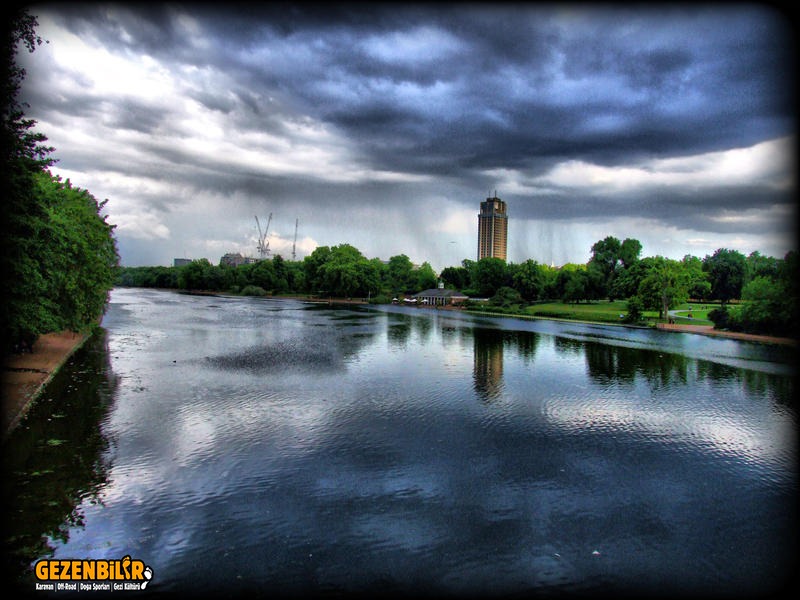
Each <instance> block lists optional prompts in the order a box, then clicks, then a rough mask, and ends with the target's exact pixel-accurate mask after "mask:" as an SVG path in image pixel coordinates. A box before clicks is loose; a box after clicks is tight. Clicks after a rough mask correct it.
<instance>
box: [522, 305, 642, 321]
mask: <svg viewBox="0 0 800 600" xmlns="http://www.w3.org/2000/svg"><path fill="white" fill-rule="evenodd" d="M626 304H627V303H626V301H625V300H615V301H614V302H607V301H600V302H579V303H578V304H564V303H563V302H546V303H543V304H534V305H533V306H528V307H527V308H526V309H525V314H529V315H531V316H534V317H537V316H538V317H548V318H552V319H573V320H578V321H593V322H600V323H622V322H623V321H624V316H625V315H627V314H628V311H627V308H626ZM656 314H657V313H656ZM620 315H623V318H620Z"/></svg>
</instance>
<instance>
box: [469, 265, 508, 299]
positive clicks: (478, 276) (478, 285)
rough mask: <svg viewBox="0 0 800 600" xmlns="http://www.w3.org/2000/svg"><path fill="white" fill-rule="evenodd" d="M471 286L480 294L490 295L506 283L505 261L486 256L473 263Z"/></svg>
mask: <svg viewBox="0 0 800 600" xmlns="http://www.w3.org/2000/svg"><path fill="white" fill-rule="evenodd" d="M473 277H474V279H473V282H472V286H473V287H474V288H475V290H477V292H478V294H480V295H481V296H487V297H491V296H494V294H495V292H496V291H497V290H498V289H499V288H500V287H502V286H503V285H505V284H506V280H507V277H506V261H504V260H503V259H501V258H494V257H487V258H482V259H480V260H479V261H478V262H477V263H475V271H474V275H473Z"/></svg>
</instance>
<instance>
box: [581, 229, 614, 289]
mask: <svg viewBox="0 0 800 600" xmlns="http://www.w3.org/2000/svg"><path fill="white" fill-rule="evenodd" d="M621 250H622V243H621V242H620V241H619V240H618V239H617V238H615V237H614V236H608V237H606V238H605V239H602V240H600V241H598V242H595V243H594V244H593V245H592V258H591V259H589V263H588V264H589V266H591V267H594V268H595V269H597V270H598V271H599V272H600V274H601V287H602V290H603V292H604V293H609V292H610V291H611V286H612V283H613V281H614V275H615V274H616V271H617V266H618V265H619V262H620V252H621Z"/></svg>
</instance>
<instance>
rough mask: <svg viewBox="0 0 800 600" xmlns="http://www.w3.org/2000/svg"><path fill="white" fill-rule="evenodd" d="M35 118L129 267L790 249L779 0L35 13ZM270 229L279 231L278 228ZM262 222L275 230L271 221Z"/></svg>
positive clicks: (780, 252) (789, 90)
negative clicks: (496, 224)
mask: <svg viewBox="0 0 800 600" xmlns="http://www.w3.org/2000/svg"><path fill="white" fill-rule="evenodd" d="M29 12H30V13H31V14H33V15H35V16H36V17H37V18H38V22H39V27H38V28H37V33H38V34H39V35H40V36H41V37H42V38H44V39H45V40H47V42H48V43H47V44H43V45H42V46H40V47H39V48H38V49H36V51H35V52H33V53H28V52H27V51H26V50H24V49H22V50H21V51H20V53H19V55H18V60H19V63H20V64H21V65H22V66H24V67H25V69H26V73H27V75H26V78H25V81H24V83H23V87H22V91H21V94H20V99H21V100H24V101H25V102H27V103H28V107H27V108H26V110H25V114H26V117H29V118H32V119H34V120H36V122H37V125H36V127H37V130H38V131H40V132H42V133H44V134H45V135H46V136H47V138H48V144H49V145H51V146H53V147H54V148H55V152H54V153H53V155H52V157H53V158H55V159H56V160H57V161H58V162H57V163H56V164H55V165H54V167H53V168H52V169H51V170H52V172H53V173H54V174H57V175H60V176H61V177H63V178H64V179H69V180H70V182H71V183H72V185H74V186H77V187H80V188H84V189H87V190H88V191H89V192H90V193H91V194H92V195H93V196H94V197H95V198H97V199H98V200H103V199H107V200H108V203H107V204H106V206H105V209H104V210H105V213H106V214H107V221H108V222H109V223H113V224H115V225H116V229H115V232H116V237H117V242H118V246H119V251H120V256H121V264H122V265H125V266H140V265H171V264H173V260H174V258H190V259H199V258H207V259H209V260H210V261H211V262H212V263H213V264H218V263H219V259H220V257H221V256H222V255H223V254H226V253H228V252H239V253H241V254H243V255H245V256H258V255H259V254H258V250H257V245H258V240H259V235H260V234H259V229H258V224H257V222H256V218H258V221H259V223H260V227H261V235H264V236H265V237H266V240H267V241H268V243H269V249H270V252H271V255H273V256H274V255H276V254H280V255H281V256H283V258H285V259H288V260H290V259H291V258H292V252H293V249H294V252H295V257H296V259H297V260H301V259H302V258H303V257H304V256H307V255H308V254H310V253H311V252H312V251H313V250H314V248H316V247H318V246H335V245H339V244H345V243H346V244H352V245H353V246H355V247H356V248H358V249H359V250H360V251H361V252H362V253H363V254H364V255H365V256H366V257H367V258H376V257H377V258H381V259H383V260H388V259H389V258H390V257H392V256H396V255H399V254H405V255H406V256H408V257H409V258H410V259H411V261H412V262H414V263H416V264H421V263H423V262H429V263H430V264H431V265H432V266H433V267H434V269H435V270H437V271H439V270H441V269H442V268H444V267H447V266H458V265H460V264H461V261H462V260H463V259H470V260H476V259H477V232H478V217H477V215H478V211H479V208H480V202H481V201H483V200H485V199H486V198H487V197H489V196H494V195H495V194H496V195H497V196H498V197H500V198H501V199H502V200H504V201H505V202H506V203H507V205H508V213H509V224H508V240H509V241H508V260H509V261H510V262H516V263H519V262H523V261H525V260H527V259H533V260H536V261H537V262H539V263H546V264H554V265H556V266H560V265H563V264H565V263H568V262H574V263H584V262H586V261H588V260H589V258H591V246H592V244H594V243H595V242H597V241H599V240H602V239H604V238H605V237H607V236H614V237H617V238H618V239H619V240H623V239H625V238H635V239H637V240H639V241H640V242H641V243H642V254H641V256H642V257H644V256H655V255H662V256H667V257H670V258H675V259H680V258H682V257H683V256H685V255H687V254H691V255H694V256H698V257H700V258H703V257H704V256H706V255H710V254H713V253H714V251H715V250H717V249H718V248H728V249H732V250H738V251H740V252H742V253H744V254H745V255H747V254H750V253H751V252H753V251H758V252H760V253H761V254H764V255H768V256H775V257H778V258H780V257H783V256H784V255H785V253H786V252H788V251H789V250H792V249H796V247H797V244H796V224H797V223H796V196H795V194H796V188H797V181H796V175H795V164H796V141H797V140H796V136H797V133H796V117H795V101H796V98H795V92H794V83H795V82H794V80H793V78H794V74H795V73H796V70H797V69H796V64H795V53H794V47H793V44H794V42H793V39H794V30H793V23H792V22H791V21H789V20H788V17H787V16H786V15H784V14H783V13H781V12H779V11H776V10H774V9H773V8H771V7H770V5H768V4H757V3H756V4H746V3H732V4H730V5H727V4H724V3H711V4H702V3H697V4H695V3H676V4H653V5H636V4H630V5H624V4H623V5H614V4H608V5H604V4H596V5H593V4H591V3H589V4H585V3H584V4H568V3H567V4H565V3H555V4H552V5H548V4H538V3H514V4H502V3H491V4H470V3H452V4H449V3H444V4H420V5H415V4H402V3H389V4H385V5H383V4H370V3H356V4H353V5H348V4H335V3H332V4H330V5H324V7H323V6H322V5H314V4H303V3H300V4H277V3H243V4H236V3H198V4H171V3H169V4H168V3H130V4H126V3H119V4H102V3H88V4H79V3H71V2H70V3H54V4H46V3H45V4H31V5H29ZM270 215H271V218H270ZM267 224H269V228H268V229H267Z"/></svg>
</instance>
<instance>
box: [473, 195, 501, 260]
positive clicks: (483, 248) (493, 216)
mask: <svg viewBox="0 0 800 600" xmlns="http://www.w3.org/2000/svg"><path fill="white" fill-rule="evenodd" d="M507 242H508V214H507V213H506V203H505V202H503V201H502V200H500V198H498V197H497V196H496V195H495V196H494V197H492V198H487V199H486V200H485V201H484V202H481V212H480V213H479V214H478V260H480V259H482V258H502V259H503V260H506V248H507Z"/></svg>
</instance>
